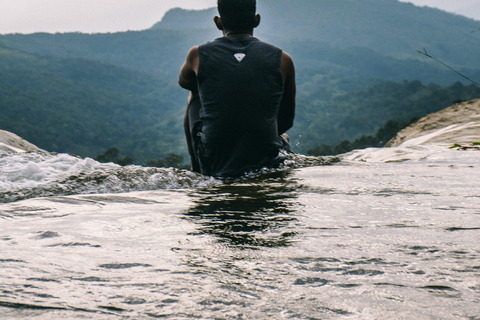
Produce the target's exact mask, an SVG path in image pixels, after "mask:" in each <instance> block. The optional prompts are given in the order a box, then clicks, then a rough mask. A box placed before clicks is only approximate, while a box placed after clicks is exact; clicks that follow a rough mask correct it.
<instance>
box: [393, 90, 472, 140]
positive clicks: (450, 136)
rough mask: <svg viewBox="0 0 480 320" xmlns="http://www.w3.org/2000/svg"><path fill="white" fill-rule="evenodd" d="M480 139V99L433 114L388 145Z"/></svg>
mask: <svg viewBox="0 0 480 320" xmlns="http://www.w3.org/2000/svg"><path fill="white" fill-rule="evenodd" d="M479 141H480V99H479V100H472V101H468V102H463V103H458V104H455V105H453V106H451V107H448V108H446V109H443V110H442V111H439V112H436V113H432V114H429V115H427V116H425V117H423V118H421V119H420V120H418V121H417V122H415V123H414V124H412V125H410V126H409V127H407V128H405V129H403V130H402V131H400V132H399V133H398V134H397V135H396V136H395V137H394V138H393V139H392V140H390V141H389V142H388V143H387V144H386V147H396V146H400V145H401V146H407V145H410V146H412V145H422V144H427V143H429V144H432V143H440V144H450V145H451V144H454V143H457V144H469V143H472V142H479Z"/></svg>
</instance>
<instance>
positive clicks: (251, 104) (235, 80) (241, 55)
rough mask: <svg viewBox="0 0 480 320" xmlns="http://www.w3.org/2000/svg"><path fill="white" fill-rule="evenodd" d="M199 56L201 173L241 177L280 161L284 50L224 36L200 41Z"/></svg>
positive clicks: (199, 153) (249, 39)
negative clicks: (281, 67) (279, 129)
mask: <svg viewBox="0 0 480 320" xmlns="http://www.w3.org/2000/svg"><path fill="white" fill-rule="evenodd" d="M199 56H200V60H199V69H198V75H197V81H198V89H199V95H200V102H201V104H202V108H201V110H200V123H201V124H200V127H199V132H198V133H197V139H196V140H197V141H196V147H197V148H196V149H197V153H198V158H199V163H200V168H201V172H202V174H206V175H211V176H218V177H236V176H240V175H243V174H244V173H245V172H247V171H251V170H254V169H259V168H262V167H271V166H275V165H277V164H278V163H279V162H280V161H282V160H283V158H282V157H280V156H279V151H280V149H281V147H282V142H281V138H280V137H279V134H278V125H277V116H278V111H279V108H280V103H281V100H282V95H283V83H282V75H281V69H280V63H281V58H282V50H281V49H279V48H277V47H275V46H273V45H270V44H267V43H265V42H262V41H260V40H258V39H257V38H254V37H245V38H243V37H242V38H235V37H231V38H227V37H222V38H218V39H216V40H214V41H211V42H207V43H205V44H203V45H201V46H200V47H199Z"/></svg>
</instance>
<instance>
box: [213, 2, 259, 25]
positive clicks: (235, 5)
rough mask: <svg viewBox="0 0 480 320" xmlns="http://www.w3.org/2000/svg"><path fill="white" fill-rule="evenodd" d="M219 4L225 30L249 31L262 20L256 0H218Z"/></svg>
mask: <svg viewBox="0 0 480 320" xmlns="http://www.w3.org/2000/svg"><path fill="white" fill-rule="evenodd" d="M217 6H218V13H219V14H220V18H221V25H222V26H223V30H228V31H249V30H253V28H255V27H257V26H258V24H259V22H260V16H259V15H255V13H256V10H257V1H256V0H218V1H217ZM215 22H216V23H217V21H215ZM217 26H218V23H217Z"/></svg>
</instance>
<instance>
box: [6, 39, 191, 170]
mask: <svg viewBox="0 0 480 320" xmlns="http://www.w3.org/2000/svg"><path fill="white" fill-rule="evenodd" d="M0 61H1V63H0V75H1V76H0V106H1V109H0V128H2V129H4V130H7V131H11V132H14V133H16V134H18V135H20V136H22V137H25V139H27V140H29V141H32V142H33V143H34V144H36V145H38V146H39V147H41V148H43V149H46V150H50V151H56V152H69V153H73V154H77V155H80V156H84V157H85V156H89V157H95V156H96V155H98V154H100V153H102V152H103V151H105V149H107V148H108V147H110V146H112V145H115V146H117V147H118V148H119V149H121V150H122V151H125V152H127V153H128V155H130V156H132V155H133V154H135V157H136V159H137V160H138V161H139V162H144V161H147V160H150V159H152V158H155V157H159V156H161V155H163V154H167V153H168V152H173V151H175V152H181V151H182V149H181V148H180V147H179V145H180V141H182V142H183V139H181V135H180V133H181V132H182V130H183V129H182V126H181V124H180V123H181V114H179V113H178V112H177V110H176V109H175V108H174V106H175V103H174V102H173V101H174V99H173V97H172V94H171V86H170V84H169V83H168V82H167V81H165V80H163V79H162V78H161V77H158V76H154V75H152V74H150V73H145V72H141V71H136V70H131V69H127V68H124V67H119V66H115V65H112V64H107V63H103V62H99V61H94V60H88V59H84V58H52V57H46V56H39V55H35V54H29V53H22V52H19V51H16V50H12V49H7V48H0ZM159 127H160V128H162V129H159ZM163 128H168V130H164V129H163ZM146 139H149V140H150V141H148V143H142V142H141V141H144V140H146Z"/></svg>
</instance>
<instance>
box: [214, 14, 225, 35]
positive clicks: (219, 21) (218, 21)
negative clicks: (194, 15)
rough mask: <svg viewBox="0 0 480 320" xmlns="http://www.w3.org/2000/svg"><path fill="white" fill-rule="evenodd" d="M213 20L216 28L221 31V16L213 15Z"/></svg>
mask: <svg viewBox="0 0 480 320" xmlns="http://www.w3.org/2000/svg"><path fill="white" fill-rule="evenodd" d="M213 22H215V25H216V26H217V28H218V30H222V31H223V24H222V18H220V17H218V16H215V17H214V18H213Z"/></svg>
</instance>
